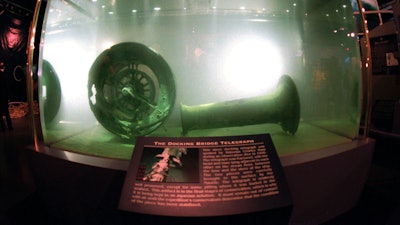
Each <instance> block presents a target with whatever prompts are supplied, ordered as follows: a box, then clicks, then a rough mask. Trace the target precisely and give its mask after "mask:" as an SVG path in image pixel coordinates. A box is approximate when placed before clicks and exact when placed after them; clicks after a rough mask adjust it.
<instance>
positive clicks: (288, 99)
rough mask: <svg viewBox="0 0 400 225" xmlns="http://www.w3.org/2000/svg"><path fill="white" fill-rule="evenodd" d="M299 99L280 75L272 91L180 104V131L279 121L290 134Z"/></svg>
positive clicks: (293, 87)
mask: <svg viewBox="0 0 400 225" xmlns="http://www.w3.org/2000/svg"><path fill="white" fill-rule="evenodd" d="M299 119H300V101H299V95H298V92H297V88H296V85H295V83H294V82H293V80H292V78H291V77H290V76H288V75H283V76H282V77H281V78H280V80H279V83H278V86H277V88H276V89H275V90H274V92H273V93H271V94H267V95H263V96H258V97H252V98H244V99H238V100H231V101H226V102H218V103H210V104H203V105H197V106H187V105H183V104H182V105H181V120H182V130H183V134H187V132H188V131H190V130H196V129H211V128H221V127H236V126H245V125H255V124H263V123H277V124H280V125H281V127H282V129H283V130H284V131H285V132H288V133H290V134H294V133H296V131H297V128H298V126H299Z"/></svg>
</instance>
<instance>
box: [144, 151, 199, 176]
mask: <svg viewBox="0 0 400 225" xmlns="http://www.w3.org/2000/svg"><path fill="white" fill-rule="evenodd" d="M136 180H138V181H139V180H140V181H149V182H167V183H174V182H185V183H198V182H200V171H199V149H198V148H182V147H165V148H150V147H145V148H144V149H143V153H142V157H141V160H140V164H139V168H138V171H137V174H136Z"/></svg>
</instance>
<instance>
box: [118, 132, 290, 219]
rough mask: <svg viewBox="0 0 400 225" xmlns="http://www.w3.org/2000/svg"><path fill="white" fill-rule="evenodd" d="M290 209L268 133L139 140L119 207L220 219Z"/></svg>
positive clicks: (281, 174) (143, 138)
mask: <svg viewBox="0 0 400 225" xmlns="http://www.w3.org/2000/svg"><path fill="white" fill-rule="evenodd" d="M290 205H291V198H290V194H289V190H288V186H287V183H286V180H285V176H284V174H283V170H282V166H281V164H280V160H279V157H278V155H277V153H276V150H275V147H274V145H273V142H272V140H271V137H270V135H269V134H261V135H250V136H226V137H201V138H197V137H196V138H186V137H184V138H181V137H180V138H165V137H163V138H157V137H139V138H138V140H137V142H136V145H135V149H134V152H133V155H132V159H131V162H130V166H129V169H128V171H127V175H126V179H125V183H124V186H123V190H122V194H121V198H120V203H119V208H120V209H121V210H124V211H131V212H136V213H143V214H153V215H161V216H180V217H188V216H189V217H190V216H193V217H202V216H222V215H232V214H243V213H251V212H259V211H265V210H269V209H276V208H281V207H286V206H290Z"/></svg>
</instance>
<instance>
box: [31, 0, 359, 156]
mask: <svg viewBox="0 0 400 225" xmlns="http://www.w3.org/2000/svg"><path fill="white" fill-rule="evenodd" d="M39 5H40V7H39V8H40V9H41V10H39V11H41V13H42V15H43V18H44V19H43V23H42V24H41V26H42V29H41V30H40V32H39V31H37V32H38V33H39V35H37V36H40V45H39V47H38V48H37V49H35V51H37V52H38V54H39V55H38V62H37V65H38V66H37V68H38V71H37V75H38V79H37V81H38V82H37V83H38V101H39V108H40V125H41V126H38V129H37V130H38V131H37V132H36V134H37V135H38V136H40V137H39V138H38V140H39V145H40V146H42V147H43V148H45V149H46V150H47V151H50V152H51V151H59V150H61V151H63V152H67V153H77V154H82V155H87V156H93V157H95V158H96V157H98V158H102V159H117V160H118V159H120V160H129V159H130V157H131V154H132V151H133V148H134V145H135V138H136V137H138V136H158V137H180V136H190V137H198V136H225V135H247V134H259V133H269V134H271V136H272V139H273V141H274V144H275V145H276V149H277V150H278V153H279V155H280V156H284V155H289V154H296V153H299V152H305V151H313V150H317V149H323V148H326V147H330V146H334V145H338V144H343V143H347V142H351V141H353V140H355V139H356V138H357V137H358V136H359V133H358V132H359V124H360V114H361V70H360V67H361V64H360V47H359V44H358V38H357V33H358V31H357V25H356V21H355V19H354V15H353V9H352V5H351V3H350V1H347V0H340V1H337V0H335V1H333V0H332V1H323V2H321V1H319V0H307V1H295V0H283V1H264V0H258V1H239V0H234V1H232V0H219V1H217V0H211V1H210V0H199V1H192V0H170V1H161V0H151V1H139V0H137V1H136V0H135V1H133V0H129V1H128V0H127V1H108V0H92V1H74V0H64V1H50V0H49V1H44V2H39ZM39 24H40V21H39ZM39 134H40V135H39Z"/></svg>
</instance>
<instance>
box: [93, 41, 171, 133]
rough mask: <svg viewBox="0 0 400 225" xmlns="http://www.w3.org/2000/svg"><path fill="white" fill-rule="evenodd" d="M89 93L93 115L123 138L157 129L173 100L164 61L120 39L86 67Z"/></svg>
mask: <svg viewBox="0 0 400 225" xmlns="http://www.w3.org/2000/svg"><path fill="white" fill-rule="evenodd" d="M88 97H89V104H90V108H91V110H92V111H93V113H94V115H95V116H96V119H97V120H98V121H99V122H100V124H102V125H103V127H105V128H106V129H107V130H109V131H111V132H112V133H114V134H117V135H118V136H120V137H122V138H127V139H134V138H135V137H137V136H139V135H146V134H149V133H151V132H152V131H154V130H155V129H157V128H158V127H159V126H160V125H161V124H162V123H163V122H164V120H165V119H166V118H167V116H168V115H169V114H170V111H171V109H172V107H173V105H174V102H175V97H176V93H175V83H174V78H173V74H172V72H171V69H170V68H169V66H168V64H167V62H166V61H165V60H164V59H163V58H162V57H161V56H160V55H159V54H158V53H156V52H155V51H154V50H152V49H151V48H149V47H147V46H145V45H143V44H139V43H121V44H117V45H114V46H113V47H111V48H110V49H107V50H105V51H104V52H102V53H101V54H100V55H99V56H98V57H97V58H96V60H95V62H94V63H93V65H92V67H91V69H90V71H89V82H88Z"/></svg>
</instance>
